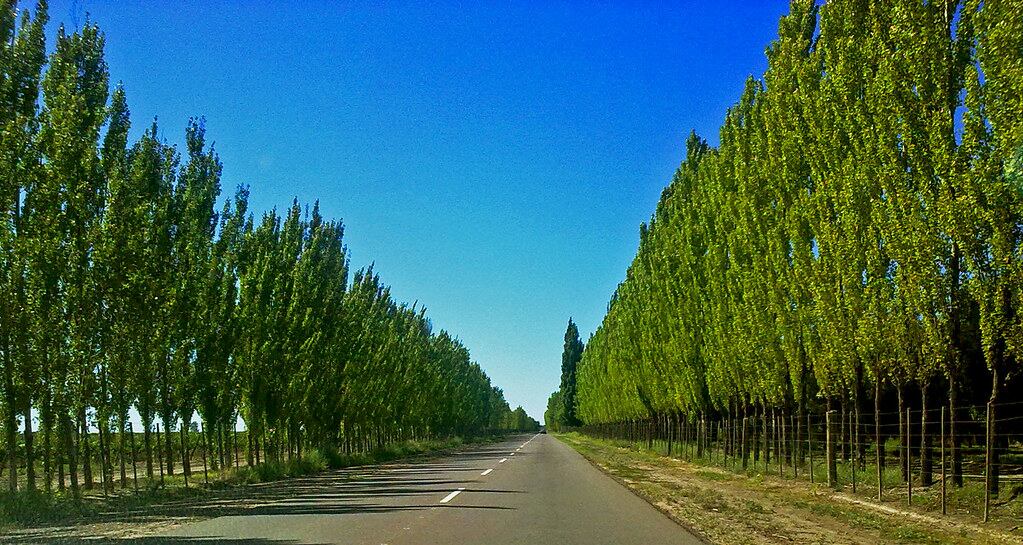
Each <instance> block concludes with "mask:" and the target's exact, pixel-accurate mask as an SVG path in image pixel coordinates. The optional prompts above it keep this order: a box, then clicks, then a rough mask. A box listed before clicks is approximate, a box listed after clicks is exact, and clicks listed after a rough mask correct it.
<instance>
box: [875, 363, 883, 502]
mask: <svg viewBox="0 0 1023 545" xmlns="http://www.w3.org/2000/svg"><path fill="white" fill-rule="evenodd" d="M874 448H875V450H876V451H877V452H876V455H877V460H876V461H877V501H881V497H882V490H883V489H884V456H885V452H884V441H882V440H881V379H880V378H877V379H875V382H874Z"/></svg>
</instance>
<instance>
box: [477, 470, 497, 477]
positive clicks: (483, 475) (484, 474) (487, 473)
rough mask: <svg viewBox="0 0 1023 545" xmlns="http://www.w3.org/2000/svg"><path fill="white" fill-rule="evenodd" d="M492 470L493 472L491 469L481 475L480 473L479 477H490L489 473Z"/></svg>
mask: <svg viewBox="0 0 1023 545" xmlns="http://www.w3.org/2000/svg"><path fill="white" fill-rule="evenodd" d="M493 470H494V469H493V468H490V469H488V470H486V471H484V472H483V473H480V476H481V477H485V476H487V475H490V472H491V471H493Z"/></svg>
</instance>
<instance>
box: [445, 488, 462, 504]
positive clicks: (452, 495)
mask: <svg viewBox="0 0 1023 545" xmlns="http://www.w3.org/2000/svg"><path fill="white" fill-rule="evenodd" d="M463 490H465V489H464V488H459V489H458V490H455V491H454V492H452V493H450V494H448V495H447V496H444V499H443V500H440V502H441V503H447V502H449V501H451V500H452V499H454V497H455V496H457V495H459V494H461V493H462V491H463Z"/></svg>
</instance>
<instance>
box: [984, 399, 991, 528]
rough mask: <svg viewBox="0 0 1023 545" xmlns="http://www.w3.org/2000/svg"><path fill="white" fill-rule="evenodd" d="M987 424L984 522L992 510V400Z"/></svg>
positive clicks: (985, 436) (988, 408) (988, 404)
mask: <svg viewBox="0 0 1023 545" xmlns="http://www.w3.org/2000/svg"><path fill="white" fill-rule="evenodd" d="M986 420H987V426H986V427H985V430H984V451H985V452H984V522H987V521H988V518H989V515H990V512H991V402H990V401H988V403H987V419H986Z"/></svg>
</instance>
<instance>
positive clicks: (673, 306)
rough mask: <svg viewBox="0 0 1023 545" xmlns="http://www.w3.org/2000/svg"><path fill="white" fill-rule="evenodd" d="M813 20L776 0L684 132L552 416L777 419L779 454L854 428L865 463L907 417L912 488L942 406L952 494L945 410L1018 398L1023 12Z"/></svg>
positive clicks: (953, 9) (900, 8)
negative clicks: (831, 412)
mask: <svg viewBox="0 0 1023 545" xmlns="http://www.w3.org/2000/svg"><path fill="white" fill-rule="evenodd" d="M819 4H820V3H819V2H815V1H813V0H793V1H792V2H791V9H790V13H789V14H788V15H786V16H785V17H783V18H782V19H781V22H780V25H779V32H778V38H777V39H776V40H775V41H774V42H773V43H772V44H771V45H770V46H769V47H768V49H767V58H768V68H767V71H766V73H765V74H764V75H763V78H762V79H754V78H752V77H751V78H750V79H748V81H747V82H746V85H745V88H744V90H743V92H742V95H741V98H740V99H739V101H738V103H737V104H736V105H734V106H733V107H731V108H730V109H729V110H728V112H727V115H726V116H725V120H724V124H723V126H722V127H721V132H720V144H719V145H718V146H717V147H716V148H714V147H711V146H709V145H708V144H707V142H705V141H704V140H703V139H701V138H699V137H698V136H696V135H695V134H693V135H691V136H690V137H689V139H688V142H687V145H686V156H685V159H684V161H683V162H682V164H681V166H680V167H679V168H678V170H677V172H676V173H675V176H674V178H673V179H672V181H671V183H670V184H669V185H668V186H667V187H666V188H665V189H664V191H663V194H662V195H661V199H660V202H659V203H658V205H657V208H656V211H655V212H654V214H653V217H652V218H651V219H650V221H649V223H648V224H644V225H642V226H641V227H640V242H639V249H638V252H637V254H636V257H635V259H634V260H633V262H632V264H631V266H630V267H629V268H628V270H627V272H626V274H625V280H624V281H623V282H622V283H621V284H620V285H619V286H618V288H617V290H616V291H615V293H614V295H613V296H612V298H611V301H610V304H609V305H608V311H607V315H606V316H605V318H604V320H603V323H602V325H601V326H600V327H599V328H598V329H597V330H596V332H595V333H594V334H593V336H592V337H591V338H590V340H589V342H588V343H587V345H586V349H585V352H584V353H583V356H582V360H581V362H580V363H579V367H578V375H577V377H578V379H577V380H578V384H577V393H576V395H577V398H576V404H575V408H576V410H577V414H578V416H579V418H580V419H581V420H582V421H583V422H584V423H588V424H598V423H610V422H621V421H627V420H631V419H648V418H660V417H661V416H663V415H677V416H681V417H683V418H691V417H694V416H696V415H700V414H704V415H708V414H713V415H730V416H731V417H736V416H740V417H741V416H746V415H750V416H753V415H758V416H759V415H766V414H767V412H768V411H777V412H778V413H779V414H782V415H785V416H784V418H783V420H784V421H788V420H789V418H790V417H791V416H792V415H795V416H796V418H795V419H794V421H795V423H796V429H795V430H794V433H795V434H796V435H797V441H798V444H802V442H803V440H804V436H803V435H802V434H803V430H802V424H801V423H802V422H804V421H805V418H803V416H804V415H805V414H806V413H807V412H808V411H816V412H817V414H820V413H821V412H822V411H824V410H828V409H835V410H838V409H842V410H848V411H850V412H851V413H852V414H854V415H855V422H856V424H855V428H854V429H856V430H859V429H861V426H863V425H865V424H866V418H867V417H866V414H870V413H871V412H872V413H873V414H872V415H871V416H872V419H871V420H872V422H873V423H876V424H877V427H876V428H874V427H873V425H872V428H870V429H871V432H872V433H871V435H874V432H875V430H877V431H876V434H877V436H878V437H877V439H878V441H877V442H876V447H877V448H878V449H883V440H884V437H882V431H881V423H882V421H883V420H884V419H885V418H889V419H891V418H894V417H891V416H883V415H891V414H895V413H896V411H897V414H898V415H899V417H898V418H899V421H900V423H901V426H900V428H902V427H905V426H909V425H910V424H911V423H909V422H902V415H904V414H905V409H906V408H907V407H908V406H909V405H910V404H912V405H913V406H914V408H917V409H921V410H922V411H923V413H922V414H923V415H924V416H923V421H922V422H921V423H919V426H921V428H922V429H921V428H918V431H917V432H914V437H918V438H920V441H921V447H920V453H921V457H922V463H923V467H924V472H925V473H924V481H925V484H929V481H930V474H929V471H930V469H929V467H930V465H929V460H930V458H929V457H930V455H931V454H930V452H931V448H932V445H933V442H932V441H933V434H934V433H935V432H936V430H935V429H933V426H934V424H933V422H934V421H935V420H936V418H937V416H936V413H934V412H932V411H934V410H935V409H936V408H938V407H940V406H942V405H944V406H946V407H948V408H949V410H950V411H951V416H950V426H951V427H952V431H951V433H950V435H949V436H950V437H952V438H953V439H952V444H951V445H950V447H951V459H952V476H951V479H952V482H954V483H956V484H961V483H962V476H963V475H962V474H963V471H962V454H961V451H960V448H959V447H960V445H959V441H960V437H961V436H962V434H961V433H959V432H957V431H956V429H955V427H956V426H957V422H961V421H962V420H964V419H965V418H966V417H965V416H963V415H960V414H959V413H960V411H961V410H962V409H961V408H963V407H965V406H967V405H969V404H972V403H978V404H981V406H982V407H983V405H984V404H988V405H989V406H990V407H991V410H992V411H1001V410H1003V409H1001V408H1000V407H1006V406H1007V405H1011V406H1012V407H1011V408H1005V409H1004V410H1005V411H1010V410H1013V411H1018V408H1019V407H1018V404H1017V405H1013V404H1014V403H1015V402H1020V401H1023V397H1021V392H1023V388H1021V383H1020V371H1021V362H1023V353H1021V351H1023V320H1021V317H1020V314H1019V311H1020V308H1021V302H1023V249H1021V240H1023V152H1021V145H1023V4H1021V3H1020V2H1019V1H1018V0H988V1H984V2H981V1H980V0H966V1H963V2H960V1H956V0H943V1H935V0H932V1H918V0H879V1H870V2H864V1H858V0H833V1H828V2H826V3H823V5H819ZM562 395H564V393H562ZM983 410H984V409H983V408H982V409H981V412H983ZM928 415H931V416H928ZM861 419H862V420H861ZM929 421H930V422H932V424H930V425H931V426H932V428H928V422H929ZM901 433H902V432H900V434H901ZM998 433H999V432H998V430H994V431H993V435H992V437H993V438H994V439H992V440H993V441H1002V440H1003V439H1002V438H1000V436H999V435H998ZM997 452H998V450H997V449H996V450H995V451H994V456H997ZM881 459H882V460H883V457H881ZM994 467H995V471H997V465H995V466H994ZM997 483H998V480H997V478H995V479H993V483H992V486H995V487H996V486H997Z"/></svg>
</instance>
